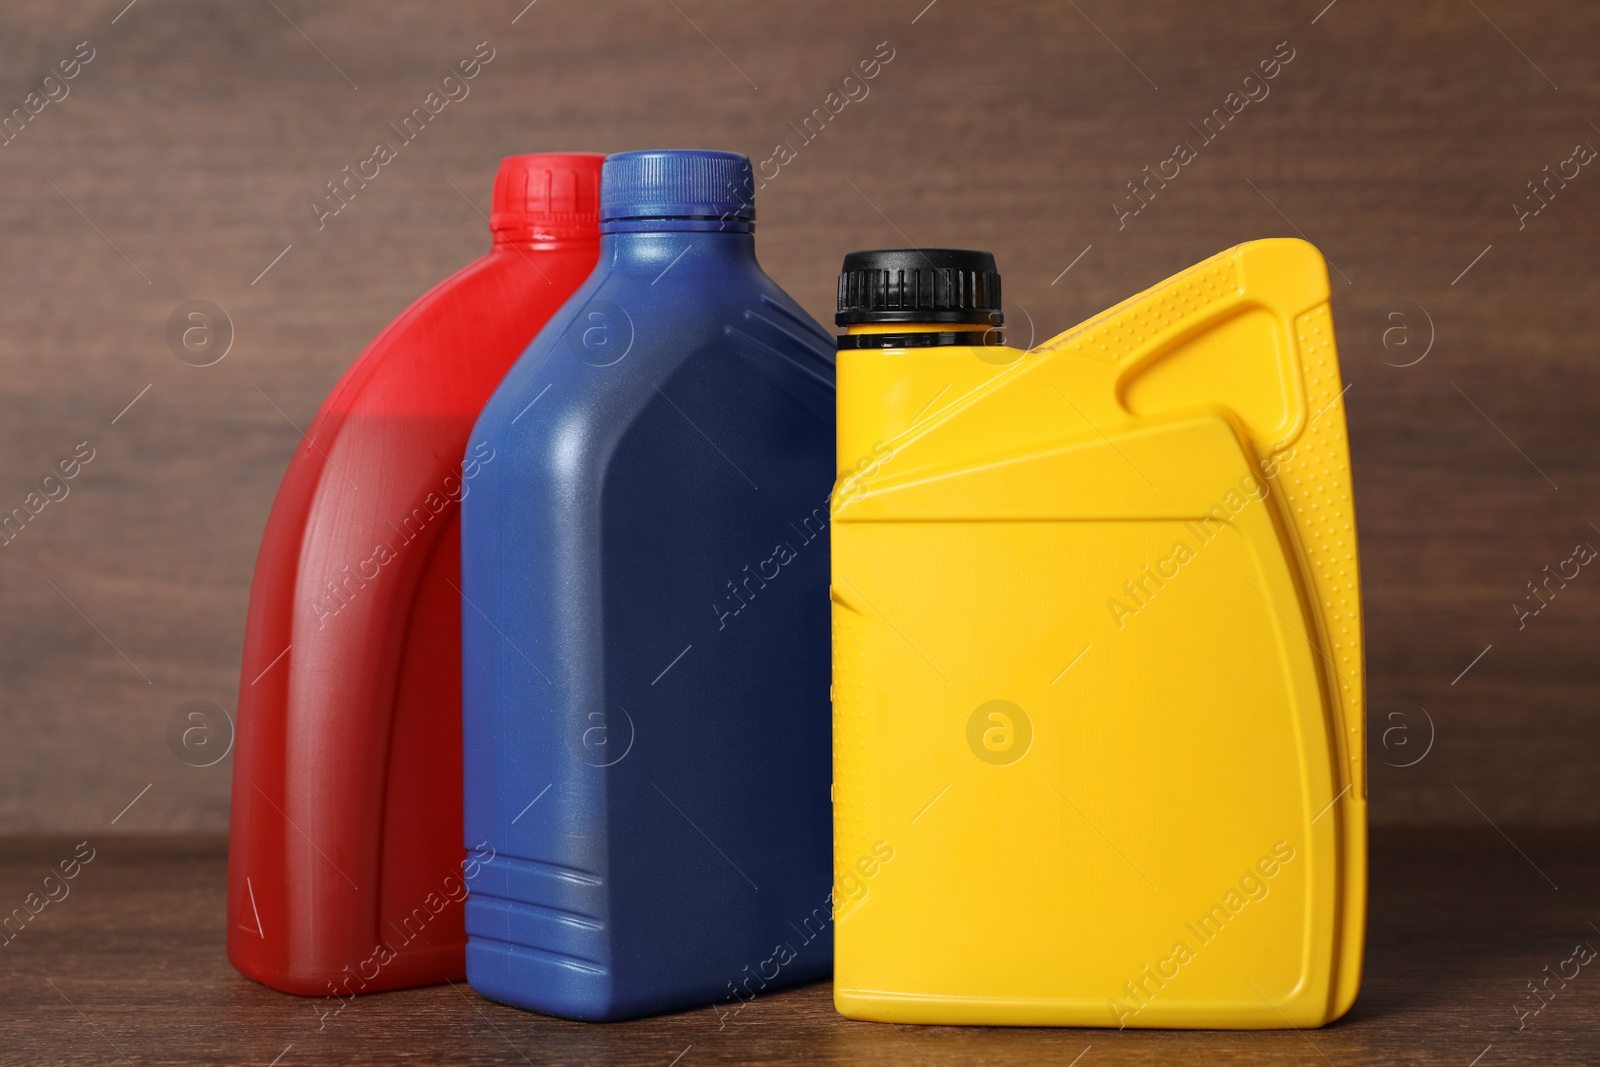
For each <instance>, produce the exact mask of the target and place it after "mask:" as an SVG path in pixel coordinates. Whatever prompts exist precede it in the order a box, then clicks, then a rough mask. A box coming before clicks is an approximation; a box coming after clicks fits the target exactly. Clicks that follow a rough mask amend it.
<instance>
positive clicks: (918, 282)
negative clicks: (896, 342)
mask: <svg viewBox="0 0 1600 1067" xmlns="http://www.w3.org/2000/svg"><path fill="white" fill-rule="evenodd" d="M833 321H834V322H835V323H837V324H838V325H840V326H852V325H855V324H857V323H866V322H919V323H922V322H926V323H952V322H953V323H969V324H971V325H974V326H1000V325H1002V324H1003V322H1004V318H1003V317H1002V315H1001V312H1000V272H999V271H998V270H996V269H995V265H994V256H993V255H991V254H990V253H988V252H977V251H973V250H970V249H964V248H889V249H877V250H874V251H867V252H851V253H850V254H849V255H847V256H845V257H844V270H843V273H841V274H840V275H839V313H838V314H837V315H835V316H834V318H833Z"/></svg>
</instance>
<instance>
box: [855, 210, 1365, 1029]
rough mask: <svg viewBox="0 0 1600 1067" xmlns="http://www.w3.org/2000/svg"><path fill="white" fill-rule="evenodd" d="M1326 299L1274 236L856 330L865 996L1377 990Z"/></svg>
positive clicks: (1340, 450) (887, 999) (1309, 1005)
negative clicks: (1006, 300) (1157, 277)
mask: <svg viewBox="0 0 1600 1067" xmlns="http://www.w3.org/2000/svg"><path fill="white" fill-rule="evenodd" d="M997 282H998V279H997V278H996V283H997ZM1328 297H1329V293H1328V277H1327V269H1326V266H1325V265H1324V262H1323V259H1322V257H1321V256H1320V255H1319V254H1318V253H1317V251H1316V250H1315V249H1314V248H1313V247H1312V246H1311V245H1309V244H1306V243H1304V242H1302V241H1294V240H1266V241H1255V242H1251V243H1248V244H1243V245H1240V246H1238V247H1236V248H1233V249H1231V250H1229V251H1227V252H1224V253H1222V254H1221V255H1218V256H1215V257H1213V258H1211V259H1209V260H1206V261H1205V262H1203V263H1201V264H1199V265H1198V266H1196V267H1193V268H1192V269H1190V270H1187V271H1185V272H1183V273H1181V274H1178V275H1176V276H1174V277H1172V278H1170V279H1168V280H1166V281H1164V282H1162V283H1161V284H1159V285H1157V286H1155V287H1154V288H1152V289H1149V290H1147V291H1145V292H1143V293H1141V294H1139V295H1138V296H1135V297H1133V298H1132V299H1130V300H1127V301H1125V302H1123V303H1122V304H1119V305H1118V306H1116V307H1114V308H1112V309H1111V310H1109V311H1107V312H1105V313H1103V314H1101V315H1099V316H1097V317H1095V318H1093V319H1091V320H1090V321H1088V322H1086V323H1084V324H1082V325H1080V326H1078V327H1076V328H1074V329H1072V330H1069V331H1067V332H1066V333H1064V334H1061V335H1060V336H1059V337H1056V338H1054V339H1053V340H1051V341H1049V342H1048V343H1046V344H1044V345H1041V346H1039V347H1037V348H1036V349H1033V350H1029V351H1026V352H1023V351H1019V350H1017V349H1014V348H1005V347H999V346H996V345H993V344H984V343H975V344H972V345H964V344H957V345H952V344H944V345H928V346H912V345H908V346H906V347H897V348H842V349H841V351H840V353H839V363H838V403H839V464H840V477H839V482H838V485H837V487H836V489H835V493H834V497H833V502H832V505H831V507H832V547H833V578H832V593H833V620H834V686H833V700H834V788H835V801H834V820H835V834H834V841H835V845H834V847H835V889H834V894H835V896H834V899H835V919H836V926H835V952H836V964H835V993H834V996H835V1003H836V1005H837V1007H838V1009H839V1011H840V1012H842V1013H843V1014H845V1015H847V1016H850V1017H852V1018H857V1019H867V1020H877V1021H887V1022H895V1023H972V1024H1010V1025H1068V1026H1113V1027H1122V1026H1139V1027H1206V1028H1211V1027H1229V1028H1260V1029H1269V1028H1278V1027H1291V1026H1293V1027H1308V1026H1320V1025H1322V1024H1324V1023H1327V1022H1329V1021H1330V1020H1333V1019H1335V1018H1337V1017H1339V1016H1340V1015H1342V1014H1343V1013H1344V1012H1345V1011H1346V1010H1347V1009H1348V1008H1349V1007H1350V1004H1351V1002H1352V1001H1353V1000H1354V999H1355V995H1356V990H1357V987H1358V985H1359V982H1360V975H1361V961H1362V942H1363V935H1364V925H1365V909H1366V775H1365V767H1364V762H1363V760H1364V739H1363V714H1362V701H1363V693H1364V681H1363V675H1364V664H1363V657H1362V623H1361V603H1360V591H1359V583H1358V573H1359V572H1358V567H1357V553H1356V535H1355V515H1354V510H1353V506H1352V501H1351V485H1350V460H1349V447H1348V444H1347V441H1346V433H1345V416H1344V408H1343V403H1342V398H1343V387H1342V384H1341V380H1340V373H1339V363H1338V356H1337V353H1336V351H1335V347H1334V333H1333V320H1332V318H1331V316H1330V313H1329V306H1328ZM950 329H951V327H949V326H948V325H940V324H937V323H920V324H919V323H905V322H902V323H898V324H895V325H892V326H889V325H881V324H877V325H875V324H865V325H855V326H852V327H850V334H851V335H856V334H862V333H874V332H877V333H883V332H894V333H896V334H907V333H915V332H917V331H941V330H942V331H948V330H950ZM971 336H972V338H973V340H974V341H978V342H981V341H982V340H984V339H990V340H992V339H993V333H992V332H990V333H989V334H988V335H987V338H986V337H985V334H984V333H983V332H982V331H975V332H973V333H972V334H971ZM902 340H904V339H903V338H902Z"/></svg>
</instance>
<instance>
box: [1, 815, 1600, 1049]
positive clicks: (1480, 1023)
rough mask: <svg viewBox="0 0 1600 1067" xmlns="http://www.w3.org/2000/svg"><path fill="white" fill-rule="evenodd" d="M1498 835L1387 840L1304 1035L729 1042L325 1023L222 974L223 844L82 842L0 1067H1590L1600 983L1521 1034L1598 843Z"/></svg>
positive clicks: (778, 1031) (11, 975) (1596, 875)
mask: <svg viewBox="0 0 1600 1067" xmlns="http://www.w3.org/2000/svg"><path fill="white" fill-rule="evenodd" d="M1506 829H1507V833H1508V835H1509V838H1508V837H1503V836H1501V835H1500V834H1499V833H1496V832H1495V831H1494V830H1492V829H1489V828H1487V827H1485V828H1483V829H1481V830H1479V829H1448V830H1404V829H1398V828H1390V829H1380V830H1379V831H1378V832H1377V833H1376V834H1375V839H1374V845H1373V854H1372V861H1373V862H1372V872H1373V873H1372V886H1371V892H1372V896H1371V901H1372V922H1371V926H1370V929H1369V935H1368V955H1367V965H1366V975H1365V979H1364V982H1363V986H1362V991H1361V996H1360V998H1359V999H1358V1000H1357V1001H1356V1005H1355V1007H1354V1008H1353V1009H1352V1010H1351V1012H1350V1013H1349V1015H1347V1016H1346V1017H1345V1018H1344V1019H1343V1020H1341V1021H1339V1022H1337V1023H1335V1024H1333V1025H1332V1026H1329V1027H1326V1028H1324V1029H1322V1030H1314V1031H1305V1032H1299V1033H1297V1032H1293V1031H1283V1032H1264V1033H1229V1032H1220V1031H1208V1032H1197V1031H1166V1032H1162V1031H1145V1032H1138V1031H1132V1030H1128V1031H1122V1032H1118V1031H1115V1030H1046V1029H1000V1028H977V1027H911V1026H901V1027H894V1026H888V1025H880V1024H875V1023H864V1022H852V1021H849V1020H846V1019H844V1018H842V1017H840V1016H838V1015H837V1014H835V1013H834V1011H833V1004H832V999H831V997H830V990H829V987H828V986H827V985H826V984H819V985H813V986H809V987H806V988H802V989H797V990H793V991H791V992H786V993H780V994H774V995H771V996H767V997H763V998H758V999H757V1000H756V1001H754V1002H753V1003H751V1004H749V1005H748V1006H746V1007H745V1008H744V1009H743V1010H742V1011H741V1012H739V1013H738V1014H737V1015H735V1016H732V1017H729V1018H726V1019H723V1018H722V1017H720V1016H719V1014H718V1012H717V1011H716V1010H714V1009H709V1008H708V1009H701V1010H696V1011H686V1012H681V1013H678V1014H675V1015H669V1016H665V1017H662V1018H656V1019H644V1020H640V1021H637V1022H630V1023H614V1024H590V1023H574V1022H566V1021H563V1020H558V1019H551V1018H546V1017H544V1016H540V1015H534V1014H531V1013H528V1012H522V1011H518V1010H517V1009H515V1008H508V1007H504V1006H502V1005H499V1004H494V1003H491V1002H489V1001H486V1000H484V999H482V998H481V997H479V996H477V995H476V994H475V993H473V992H472V991H471V989H470V988H468V987H467V986H466V985H465V984H461V985H457V986H456V987H454V988H451V987H449V986H442V987H435V988H431V989H415V990H406V991H401V992H395V993H382V994H376V995H372V996H368V997H364V998H358V999H356V1000H355V1001H354V1002H352V1003H350V1004H349V1006H347V1007H345V1008H344V1009H343V1011H342V1012H339V1013H338V1014H336V1015H334V1014H329V1015H328V1016H327V1017H326V1018H322V1017H321V1013H323V1012H329V1011H330V1010H331V1009H335V1008H337V1007H338V1002H337V1001H326V1002H319V1001H317V1000H313V999H303V998H298V997H291V996H287V995H285V994H281V993H277V992H274V991H272V990H270V989H267V988H266V987H264V986H260V985H257V984H255V983H254V982H251V981H250V980H248V979H246V978H244V977H242V976H241V975H239V974H237V973H235V972H234V971H233V970H232V969H231V968H230V967H229V965H228V962H227V959H226V957H225V956H224V954H223V929H224V915H223V910H224V909H223V883H224V880H225V877H226V871H225V867H226V846H225V843H224V842H223V840H222V839H220V838H215V837H188V838H171V837H167V838H131V839H130V838H105V839H100V840H95V841H92V842H91V843H90V847H92V848H94V849H95V850H96V852H95V857H94V859H93V860H92V861H91V862H90V863H89V864H87V865H86V866H84V867H83V868H82V870H81V872H80V873H79V875H78V877H77V878H76V879H75V880H74V881H73V882H72V883H70V885H71V887H72V888H71V892H70V895H68V896H66V897H65V898H64V899H62V900H60V901H59V902H54V903H50V904H48V905H46V906H45V907H44V909H43V910H42V911H41V912H40V913H39V915H38V916H37V917H36V918H34V919H33V920H32V922H30V923H29V925H28V926H26V927H25V928H24V929H23V930H22V932H21V933H20V934H18V935H16V936H15V937H14V939H13V940H12V941H11V942H10V943H9V944H7V945H5V946H3V947H0V1063H5V1064H13V1063H14V1064H56V1063H71V1064H117V1063H130V1064H138V1065H141V1067H142V1065H146V1064H168V1063H171V1064H179V1063H228V1064H259V1065H262V1067H265V1065H267V1064H271V1063H276V1064H277V1067H296V1065H301V1064H316V1063H326V1064H380V1063H395V1062H410V1063H430V1064H431V1063H464V1064H540V1065H542V1064H600V1063H605V1064H629V1065H634V1064H638V1065H652V1067H668V1065H670V1064H674V1063H675V1064H677V1067H700V1065H703V1064H738V1063H771V1064H790V1063H793V1064H800V1063H840V1064H845V1063H848V1064H856V1063H874V1064H876V1063H898V1064H907V1065H921V1067H947V1065H948V1067H955V1065H958V1064H974V1063H982V1064H995V1065H1000V1064H1020V1063H1051V1064H1058V1065H1062V1067H1066V1065H1069V1064H1071V1065H1075V1067H1104V1065H1111V1064H1188V1063H1219V1064H1222V1063H1225V1064H1304V1065H1308V1067H1317V1065H1322V1064H1333V1065H1338V1067H1344V1065H1346V1064H1369V1063H1376V1064H1450V1065H1455V1067H1467V1065H1468V1064H1474V1063H1475V1064H1477V1067H1500V1065H1503V1064H1539V1065H1553V1064H1594V1063H1596V1062H1600V961H1597V963H1596V964H1594V965H1592V966H1589V967H1586V968H1582V969H1580V970H1579V972H1578V975H1577V977H1575V978H1572V979H1571V980H1570V981H1567V982H1566V983H1565V985H1566V988H1565V989H1563V988H1561V985H1560V984H1559V983H1558V981H1556V980H1552V981H1551V982H1550V984H1549V988H1550V989H1552V990H1554V991H1555V992H1554V993H1553V994H1552V995H1550V996H1549V997H1547V998H1546V999H1545V1001H1544V1004H1545V1006H1544V1008H1543V1010H1542V1011H1540V1012H1538V1013H1537V1014H1530V1015H1529V1017H1528V1018H1526V1019H1525V1020H1523V1021H1522V1022H1523V1023H1524V1024H1525V1027H1524V1029H1522V1030H1521V1032H1519V1030H1518V1027H1519V1017H1518V1014H1517V1009H1518V1008H1522V1009H1523V1010H1530V1009H1531V1008H1532V1007H1534V1006H1536V1004H1537V1003H1538V1002H1536V1001H1534V1000H1533V999H1532V994H1530V993H1529V992H1528V983H1530V982H1538V981H1542V980H1544V978H1545V977H1546V974H1547V973H1551V972H1555V971H1557V970H1560V969H1562V963H1563V961H1565V960H1568V959H1569V958H1570V957H1571V956H1572V955H1573V949H1574V947H1575V946H1576V945H1577V944H1578V943H1580V942H1583V943H1587V944H1588V945H1590V946H1594V947H1596V948H1600V928H1597V926H1596V925H1595V924H1596V923H1600V830H1597V829H1593V828H1590V829H1581V830H1559V829H1556V830H1553V829H1549V828H1545V829H1542V830H1533V829H1517V828H1509V827H1508V828H1506ZM76 845H77V840H76V839H72V838H39V837H30V838H22V839H4V840H0V904H3V905H4V906H6V907H8V908H9V907H10V906H11V905H13V904H14V903H21V901H22V900H23V899H24V897H25V896H26V895H27V893H28V892H30V891H32V890H33V889H35V888H36V887H37V885H38V883H39V881H40V879H41V878H42V876H43V874H44V873H45V871H46V870H47V869H48V868H50V867H53V866H55V865H56V864H57V863H58V862H59V860H61V859H63V858H66V857H68V856H71V855H72V854H73V851H74V848H75V846H76ZM1558 887H1559V888H1558ZM933 936H937V934H936V933H935V934H934V935H933ZM1062 966H1063V967H1070V966H1071V961H1070V960H1063V961H1062ZM1546 967H1548V968H1549V972H1547V971H1546V970H1545V968H1546ZM1565 969H1566V970H1567V972H1568V973H1569V974H1570V973H1571V969H1572V965H1570V964H1569V965H1567V967H1566V968H1565ZM675 1057H677V1058H676V1059H675ZM1075 1057H1077V1058H1076V1059H1075ZM1479 1057H1481V1058H1479Z"/></svg>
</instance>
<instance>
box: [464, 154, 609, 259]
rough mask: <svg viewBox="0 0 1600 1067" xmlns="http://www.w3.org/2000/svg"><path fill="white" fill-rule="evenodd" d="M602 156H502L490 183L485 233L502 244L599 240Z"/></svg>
mask: <svg viewBox="0 0 1600 1067" xmlns="http://www.w3.org/2000/svg"><path fill="white" fill-rule="evenodd" d="M604 160H605V157H604V156H602V155H594V154H590V153H587V152H552V153H546V154H541V155H527V156H507V157H506V158H505V159H503V160H501V161H500V173H499V174H497V175H495V179H494V207H493V211H492V213H491V214H490V216H489V229H490V231H491V232H492V233H493V234H494V235H495V238H496V240H501V241H559V240H572V239H574V238H593V239H596V240H598V239H599V237H600V164H601V163H602V162H603V161H604Z"/></svg>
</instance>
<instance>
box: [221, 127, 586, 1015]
mask: <svg viewBox="0 0 1600 1067" xmlns="http://www.w3.org/2000/svg"><path fill="white" fill-rule="evenodd" d="M601 159H602V157H601V156H598V155H542V156H513V157H511V158H508V159H507V160H505V161H504V162H503V163H502V165H501V168H500V173H499V176H498V177H497V179H496V182H495V192H494V210H493V215H492V218H491V229H492V230H493V232H494V235H495V243H494V247H493V250H492V251H491V252H490V253H489V254H488V255H486V256H484V257H483V258H482V259H480V260H478V261H477V262H475V263H473V264H471V265H470V266H468V267H466V268H465V269H464V270H462V271H460V272H459V273H457V274H455V275H454V276H452V277H451V278H449V279H448V280H446V281H444V282H442V283H441V284H439V285H438V286H436V287H435V288H434V289H432V290H431V291H429V292H428V293H427V294H426V295H424V296H423V297H422V298H421V299H419V300H418V301H417V302H416V303H415V304H413V305H412V306H411V307H410V308H408V309H407V310H406V311H405V312H404V313H403V314H402V315H401V316H400V317H399V318H398V319H396V320H395V321H394V322H393V323H392V324H391V325H390V326H389V327H388V328H387V329H385V330H384V331H383V332H382V333H381V334H379V335H378V337H377V339H376V340H374V341H373V342H372V344H371V345H370V346H369V347H368V348H367V350H366V351H365V352H364V353H363V354H362V355H361V357H360V358H359V359H357V360H356V362H355V363H354V364H353V365H352V366H351V367H350V369H349V370H348V371H347V372H346V373H345V375H344V377H343V378H342V379H341V380H340V382H339V384H338V385H337V386H336V387H335V388H334V390H333V392H332V394H331V395H330V396H329V397H328V399H327V401H326V402H325V403H324V404H323V406H322V409H321V410H320V411H319V412H318V413H317V416H316V418H315V419H314V420H313V421H312V423H311V425H310V427H309V428H308V430H307V431H306V436H305V438H304V439H303V440H302V441H301V443H300V444H299V446H298V447H297V448H296V450H295V454H294V457H293V459H292V460H291V461H290V463H289V469H288V471H287V473H286V474H285V475H284V479H283V484H282V486H281V487H280V489H279V490H278V496H277V499H276V501H275V502H274V503H273V506H272V513H271V516H270V517H269V518H268V520H267V528H266V533H265V535H264V536H263V538H262V543H261V554H260V556H259V558H258V560H257V562H256V573H255V581H254V584H253V585H252V587H251V591H250V615H249V622H248V626H247V629H246V633H245V648H244V664H243V671H242V676H241V679H240V688H239V712H238V735H237V742H236V747H235V752H234V769H233V807H232V824H231V832H230V840H229V851H228V959H229V960H230V961H231V962H232V963H233V965H234V966H235V967H237V968H238V969H239V970H240V971H242V972H243V973H244V974H246V975H248V976H249V977H251V978H254V979H256V980H257V981H260V982H264V983H266V984H267V985H270V986H273V987H275V988H277V989H281V990H284V991H286V992H290V993H299V994H304V995H329V994H332V995H338V996H341V997H343V996H349V995H351V994H354V993H359V992H372V991H375V990H380V989H397V988H403V987H406V986H416V985H427V984H431V983H436V982H442V981H444V980H446V979H451V980H455V979H460V978H462V977H464V975H465V973H466V971H465V964H464V962H463V952H464V946H465V944H466V935H465V934H464V932H463V930H462V906H461V902H462V900H463V899H464V898H465V888H464V886H463V883H462V877H461V875H462V866H463V862H464V860H465V859H466V851H465V849H464V848H463V844H462V817H461V606H460V596H459V593H458V591H457V587H458V585H459V583H460V577H459V575H460V532H459V525H458V515H459V503H460V499H461V497H462V496H463V495H465V494H468V493H470V492H471V491H472V479H473V477H474V476H475V475H477V474H479V473H481V470H482V467H481V466H480V464H492V463H493V462H494V461H495V458H494V448H493V445H492V443H488V442H481V443H479V442H469V441H468V434H469V433H470V431H471V429H472V425H473V422H474V420H475V419H476V418H477V416H478V412H479V409H481V408H482V407H483V404H484V403H485V401H487V400H488V398H489V395H490V394H491V393H492V392H493V391H494V388H495V386H496V385H497V384H498V383H499V382H500V379H501V377H502V376H504V374H505V372H506V370H507V369H508V368H509V367H510V366H511V364H512V363H513V362H514V361H515V360H516V358H517V357H518V356H519V355H521V353H522V350H523V349H524V348H525V347H527V345H528V342H529V341H531V340H532V339H533V336H534V334H535V333H537V332H538V330H539V328H540V327H542V326H543V325H544V323H545V321H546V320H547V319H548V318H549V317H550V316H551V315H552V314H553V313H554V312H555V311H556V310H557V309H559V308H560V307H561V305H562V304H563V303H564V302H565V301H566V299H567V297H568V296H570V295H571V294H572V292H573V291H574V290H575V289H576V288H577V287H578V286H579V285H580V284H581V283H582V282H583V280H584V279H585V278H587V277H588V275H589V272H590V271H591V270H592V269H593V267H594V265H595V260H596V258H597V257H598V255H599V228H598V219H597V215H598V207H599V196H598V194H599V176H600V162H601ZM469 444H472V445H473V446H474V450H473V452H472V453H471V455H470V456H469V457H468V459H467V461H466V462H463V459H462V457H463V455H464V454H465V453H467V451H468V446H469Z"/></svg>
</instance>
